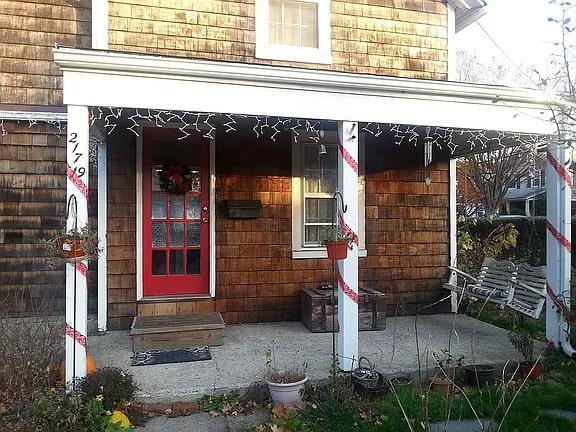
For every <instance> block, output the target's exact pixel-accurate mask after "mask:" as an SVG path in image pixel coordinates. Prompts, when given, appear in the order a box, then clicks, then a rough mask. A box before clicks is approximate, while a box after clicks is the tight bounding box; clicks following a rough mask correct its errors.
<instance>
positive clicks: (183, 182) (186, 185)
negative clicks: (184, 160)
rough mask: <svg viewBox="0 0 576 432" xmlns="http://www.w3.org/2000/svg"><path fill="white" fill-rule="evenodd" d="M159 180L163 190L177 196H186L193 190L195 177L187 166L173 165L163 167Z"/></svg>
mask: <svg viewBox="0 0 576 432" xmlns="http://www.w3.org/2000/svg"><path fill="white" fill-rule="evenodd" d="M159 179H160V187H161V188H162V190H165V191H166V192H169V193H171V194H175V195H184V194H186V193H187V192H190V191H191V190H192V184H193V182H194V175H193V173H192V170H191V169H190V168H188V167H187V166H186V165H184V164H181V163H171V164H167V165H164V166H163V167H162V170H161V171H160V176H159Z"/></svg>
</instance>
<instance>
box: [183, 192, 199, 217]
mask: <svg viewBox="0 0 576 432" xmlns="http://www.w3.org/2000/svg"><path fill="white" fill-rule="evenodd" d="M186 218H187V219H200V197H199V196H194V195H188V196H187V197H186Z"/></svg>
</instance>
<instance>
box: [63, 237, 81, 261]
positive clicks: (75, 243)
mask: <svg viewBox="0 0 576 432" xmlns="http://www.w3.org/2000/svg"><path fill="white" fill-rule="evenodd" d="M60 250H61V251H62V255H63V257H64V259H67V260H78V259H80V258H83V257H85V256H86V252H84V250H83V249H82V240H79V239H74V240H72V239H64V240H62V242H61V245H60Z"/></svg>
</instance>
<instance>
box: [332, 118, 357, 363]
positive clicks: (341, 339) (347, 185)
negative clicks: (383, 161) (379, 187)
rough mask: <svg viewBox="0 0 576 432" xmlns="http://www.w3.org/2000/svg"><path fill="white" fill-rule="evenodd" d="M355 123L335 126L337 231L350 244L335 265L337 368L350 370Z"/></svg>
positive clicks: (353, 308)
mask: <svg viewBox="0 0 576 432" xmlns="http://www.w3.org/2000/svg"><path fill="white" fill-rule="evenodd" d="M358 133H359V131H358V123H355V122H346V121H344V122H342V121H341V122H339V123H338V138H339V142H340V145H339V149H340V151H339V152H338V190H339V191H340V193H341V194H342V197H343V200H344V205H346V206H347V210H346V213H342V210H341V209H340V208H339V213H338V223H339V225H340V228H341V230H342V231H343V232H344V233H346V234H348V236H350V237H351V238H352V239H353V240H354V242H353V244H352V250H349V251H348V258H346V259H345V260H340V261H338V323H339V325H340V331H339V333H338V352H337V358H338V366H339V367H340V369H342V370H344V371H350V370H352V369H354V362H355V361H358V235H357V233H358Z"/></svg>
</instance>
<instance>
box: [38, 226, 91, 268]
mask: <svg viewBox="0 0 576 432" xmlns="http://www.w3.org/2000/svg"><path fill="white" fill-rule="evenodd" d="M42 244H43V245H44V248H45V249H46V252H47V255H48V258H49V259H50V261H52V262H56V263H57V262H62V261H64V262H75V261H82V260H91V259H95V258H98V255H99V253H100V249H98V236H97V233H96V231H94V230H91V229H90V228H89V227H88V226H85V227H83V228H81V229H80V230H78V229H72V230H70V231H67V230H65V229H64V230H63V231H62V233H61V234H59V235H57V236H56V237H52V238H50V239H47V240H42Z"/></svg>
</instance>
